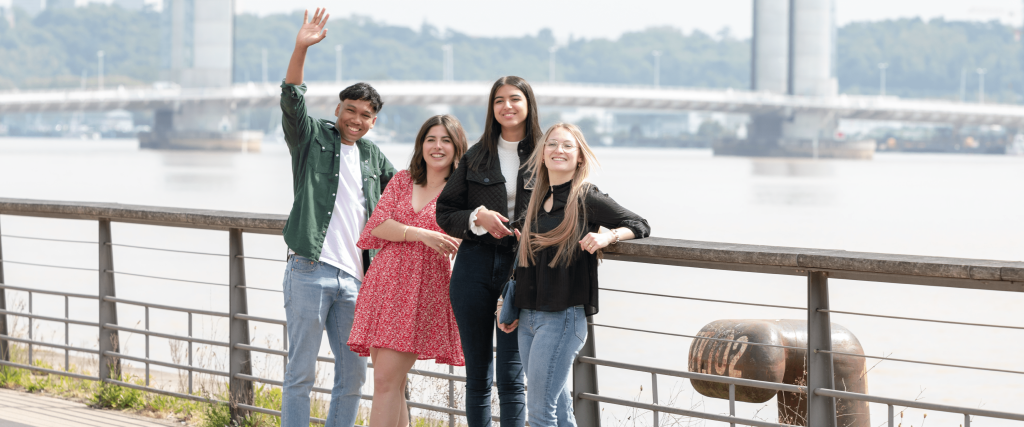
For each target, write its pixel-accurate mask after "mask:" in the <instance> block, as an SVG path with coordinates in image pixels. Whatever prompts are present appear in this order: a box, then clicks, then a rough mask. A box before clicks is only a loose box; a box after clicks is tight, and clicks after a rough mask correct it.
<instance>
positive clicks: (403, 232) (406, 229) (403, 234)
mask: <svg viewBox="0 0 1024 427" xmlns="http://www.w3.org/2000/svg"><path fill="white" fill-rule="evenodd" d="M408 232H409V226H408V225H407V226H405V230H402V241H403V242H408V241H409V240H407V239H406V238H405V233H408Z"/></svg>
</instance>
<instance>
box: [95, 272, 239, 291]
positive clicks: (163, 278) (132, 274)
mask: <svg viewBox="0 0 1024 427" xmlns="http://www.w3.org/2000/svg"><path fill="white" fill-rule="evenodd" d="M93 271H96V270H93ZM103 271H104V272H106V273H113V274H121V275H124V276H135V277H145V278H148V279H160V280H170V281H173V282H185V283H198V284H200V285H214V286H224V287H227V286H228V285H225V284H223V283H211V282H200V281H198V280H186V279H173V278H170V277H160V276H147V275H145V274H135V273H125V272H123V271H114V270H103Z"/></svg>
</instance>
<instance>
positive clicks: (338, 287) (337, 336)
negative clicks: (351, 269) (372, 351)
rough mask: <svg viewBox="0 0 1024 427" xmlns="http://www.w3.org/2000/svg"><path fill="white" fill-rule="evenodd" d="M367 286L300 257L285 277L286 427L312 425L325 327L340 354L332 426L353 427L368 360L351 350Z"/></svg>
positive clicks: (336, 354)
mask: <svg viewBox="0 0 1024 427" xmlns="http://www.w3.org/2000/svg"><path fill="white" fill-rule="evenodd" d="M361 285H362V283H361V282H360V281H359V280H356V279H355V278H354V277H352V276H351V275H349V274H348V273H346V272H344V271H341V270H339V269H338V268H337V267H334V266H332V265H330V264H324V263H322V262H317V261H311V260H309V259H308V258H304V257H301V256H298V255H292V256H291V257H289V259H288V269H287V270H286V271H285V275H284V312H285V317H287V320H288V367H287V369H286V370H285V374H284V396H283V401H282V408H281V426H282V427H299V426H302V427H308V426H309V394H310V392H311V391H312V389H313V381H314V380H316V356H317V354H318V353H319V352H320V342H321V340H322V339H323V332H322V331H324V329H325V327H326V330H327V340H328V342H330V345H331V352H333V353H334V387H332V388H331V406H330V410H329V412H328V413H327V424H326V427H352V426H353V425H354V424H355V422H356V413H357V412H358V410H359V399H360V397H361V394H362V393H361V391H362V387H363V383H364V382H366V358H365V357H359V355H357V354H356V353H353V352H352V351H351V350H349V348H348V345H346V343H347V342H348V335H349V332H351V331H352V319H353V318H354V317H355V309H356V299H357V298H358V296H359V287H360V286H361Z"/></svg>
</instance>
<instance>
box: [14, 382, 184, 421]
mask: <svg viewBox="0 0 1024 427" xmlns="http://www.w3.org/2000/svg"><path fill="white" fill-rule="evenodd" d="M67 426H86V427H92V426H95V427H107V426H110V427H135V426H143V427H166V426H179V427H180V426H181V424H179V423H175V422H171V421H169V420H167V421H164V420H157V419H152V418H143V417H141V416H134V415H130V414H126V413H124V412H119V411H111V410H104V409H93V408H90V407H88V406H86V405H84V404H81V403H77V402H71V401H67V400H61V399H56V398H52V397H47V396H42V395H38V394H31V393H25V392H20V391H15V390H10V389H4V388H0V427H67Z"/></svg>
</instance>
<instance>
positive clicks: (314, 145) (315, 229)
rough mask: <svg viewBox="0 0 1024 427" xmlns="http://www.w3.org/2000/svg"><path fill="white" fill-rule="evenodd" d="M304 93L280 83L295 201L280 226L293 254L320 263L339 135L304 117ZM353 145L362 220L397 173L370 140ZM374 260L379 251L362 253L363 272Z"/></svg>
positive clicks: (332, 126)
mask: <svg viewBox="0 0 1024 427" xmlns="http://www.w3.org/2000/svg"><path fill="white" fill-rule="evenodd" d="M305 93H306V85H305V84H301V85H292V84H287V83H282V84H281V112H282V113H283V114H282V117H281V122H282V123H281V125H282V127H283V129H284V140H285V142H287V143H288V152H289V153H291V156H292V191H293V193H294V196H295V201H294V202H293V203H292V211H291V213H290V214H289V215H288V222H286V223H285V225H284V241H285V243H287V244H288V247H289V248H291V250H293V251H295V253H296V254H299V255H302V256H304V257H306V258H309V259H313V260H319V259H320V251H321V250H323V247H324V237H326V236H327V226H328V225H329V224H330V222H331V216H330V215H329V214H328V212H331V211H333V210H334V200H335V194H337V191H338V172H339V167H340V166H341V162H340V161H339V160H340V159H339V157H338V147H339V144H341V134H339V133H338V130H337V129H335V124H334V122H332V121H330V120H322V119H314V118H312V117H310V116H309V115H308V114H307V113H306V101H305V98H304V97H303V95H304V94H305ZM356 146H358V147H359V164H360V166H361V170H360V172H361V174H362V176H363V195H364V196H365V197H366V217H367V218H369V217H370V216H371V215H373V209H374V208H375V207H377V202H378V201H380V195H381V193H382V192H383V191H384V187H385V186H387V185H388V181H390V180H391V177H392V176H394V175H395V172H396V171H395V168H394V167H393V166H391V162H389V161H388V159H387V157H384V154H383V153H381V152H380V148H378V147H377V145H376V144H374V143H373V142H370V140H368V139H366V138H361V139H359V140H358V141H356ZM376 255H377V250H371V251H370V252H369V253H367V252H366V251H363V268H364V270H365V269H366V268H367V267H369V262H370V259H372V258H373V257H374V256H376Z"/></svg>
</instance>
